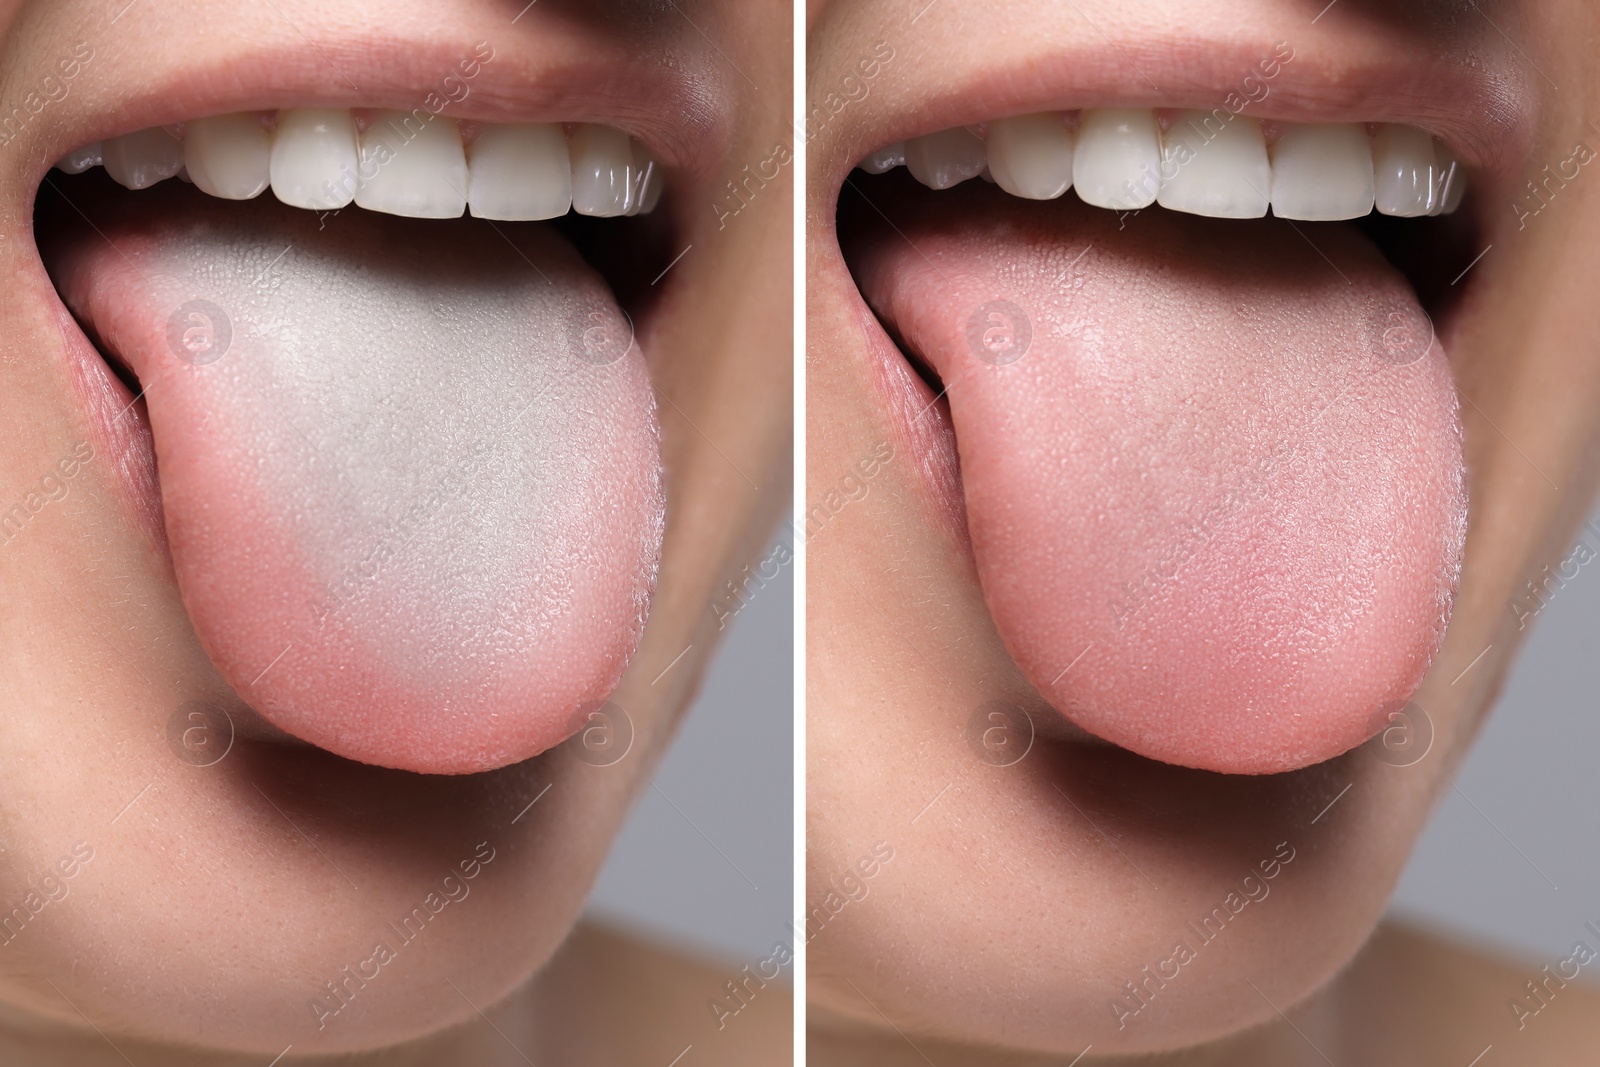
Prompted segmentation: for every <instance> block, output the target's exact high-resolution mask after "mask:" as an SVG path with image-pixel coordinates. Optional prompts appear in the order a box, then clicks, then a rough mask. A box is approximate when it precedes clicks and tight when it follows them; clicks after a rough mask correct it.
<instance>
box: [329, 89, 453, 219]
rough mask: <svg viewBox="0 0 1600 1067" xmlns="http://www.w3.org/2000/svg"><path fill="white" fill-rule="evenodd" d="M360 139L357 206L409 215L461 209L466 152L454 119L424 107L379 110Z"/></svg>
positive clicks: (442, 215) (443, 215)
mask: <svg viewBox="0 0 1600 1067" xmlns="http://www.w3.org/2000/svg"><path fill="white" fill-rule="evenodd" d="M359 144H360V152H361V163H360V167H361V170H360V175H361V182H360V185H359V186H358V187H357V189H356V206H357V207H364V208H366V209H367V210H368V211H381V212H384V213H385V214H388V215H404V216H406V217H407V218H413V219H455V218H460V217H461V216H462V215H463V214H465V213H466V210H467V156H466V153H465V151H463V149H462V147H461V131H460V129H459V128H458V127H457V126H456V124H455V121H454V120H453V119H447V118H443V117H441V116H438V115H434V114H432V113H430V112H427V111H421V112H420V113H419V112H418V111H379V112H378V113H377V114H375V115H374V116H373V117H372V122H371V123H370V124H369V125H368V126H367V128H366V129H365V130H363V131H362V132H361V136H360V139H359Z"/></svg>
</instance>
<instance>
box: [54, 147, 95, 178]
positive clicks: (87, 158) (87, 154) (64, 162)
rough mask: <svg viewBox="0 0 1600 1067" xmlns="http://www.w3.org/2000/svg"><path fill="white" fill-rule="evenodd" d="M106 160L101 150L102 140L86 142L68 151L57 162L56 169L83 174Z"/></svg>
mask: <svg viewBox="0 0 1600 1067" xmlns="http://www.w3.org/2000/svg"><path fill="white" fill-rule="evenodd" d="M104 161H105V157H104V156H103V155H102V154H101V151H100V142H99V141H96V142H95V143H94V144H86V145H84V146H83V147H82V148H79V149H76V150H74V151H71V152H68V153H67V154H66V155H64V156H62V157H61V159H60V160H59V161H58V162H57V163H56V169H57V170H59V171H63V172H64V173H67V174H82V173H83V172H84V171H86V170H88V169H89V168H90V167H98V166H99V165H100V164H101V163H103V162H104Z"/></svg>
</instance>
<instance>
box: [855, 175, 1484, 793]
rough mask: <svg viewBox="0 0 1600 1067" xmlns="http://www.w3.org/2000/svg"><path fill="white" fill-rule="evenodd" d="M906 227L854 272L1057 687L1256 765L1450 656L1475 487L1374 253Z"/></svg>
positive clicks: (1355, 722)
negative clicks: (913, 375)
mask: <svg viewBox="0 0 1600 1067" xmlns="http://www.w3.org/2000/svg"><path fill="white" fill-rule="evenodd" d="M973 184H974V186H976V184H977V183H973ZM891 214H893V216H894V222H895V225H896V226H897V227H898V228H899V230H900V231H901V232H900V233H899V234H896V233H895V232H893V231H889V230H884V231H883V232H881V233H876V234H872V235H870V236H867V237H864V238H862V239H861V240H860V242H859V243H858V244H856V245H855V246H854V247H853V248H852V249H851V250H850V254H851V257H852V260H853V264H854V269H855V271H856V274H857V277H858V280H859V282H860V284H861V289H862V292H863V294H864V295H865V296H866V298H867V300H868V302H869V303H870V304H871V305H872V307H873V308H874V310H875V311H876V312H877V313H878V315H879V317H880V318H881V319H882V320H883V321H884V322H885V323H886V325H888V326H889V327H890V329H891V330H892V332H894V333H895V334H896V335H897V337H898V338H899V339H900V341H901V343H902V346H903V347H904V348H906V349H907V350H908V351H910V352H912V353H914V354H916V355H917V356H918V357H920V358H922V359H925V360H926V361H927V362H928V363H929V364H930V365H931V366H932V367H933V368H934V369H935V370H936V372H937V373H938V375H939V377H940V378H941V379H942V382H943V384H944V385H945V387H947V389H948V399H949V404H950V411H951V417H952V419H953V421H954V425H955V431H956V440H957V448H958V452H959V457H960V464H961V473H962V481H963V486H964V492H965V495H966V503H967V514H968V525H969V530H970V533H971V539H972V549H973V553H974V556H975V558H976V562H977V566H978V574H979V578H980V580H981V582H982V585H983V591H984V596H985V599H986V600H987V602H988V605H989V608H990V611H991V613H992V615H993V617H994V620H995V623H996V625H997V627H998V629H999V632H1000V635H1001V637H1002V639H1003V640H1004V641H1005V643H1006V645H1007V647H1008V649H1009V650H1010V652H1011V653H1012V655H1013V657H1014V658H1015V659H1016V661H1017V663H1018V664H1019V665H1020V666H1021V668H1022V670H1023V672H1024V673H1025V674H1026V675H1027V677H1028V679H1029V680H1030V681H1031V682H1032V683H1033V685H1034V686H1035V687H1036V688H1037V689H1038V690H1039V692H1040V693H1042V694H1043V695H1044V697H1045V698H1046V699H1047V700H1048V701H1049V702H1050V703H1051V704H1052V705H1054V706H1055V707H1056V708H1057V709H1059V710H1060V711H1061V712H1062V713H1063V714H1064V715H1066V716H1067V717H1068V718H1069V719H1071V720H1072V721H1073V722H1074V723H1076V724H1077V725H1079V726H1081V727H1083V728H1084V729H1086V730H1088V731H1089V732H1091V733H1093V734H1096V735H1098V736H1100V737H1102V738H1104V739H1106V740H1109V741H1112V742H1115V743H1116V744H1119V745H1122V746H1125V747H1126V748H1129V749H1131V750H1133V751H1134V752H1137V753H1140V754H1142V755H1145V756H1149V757H1151V758H1154V759H1158V760H1163V761H1166V762H1170V763H1176V764H1181V765H1184V766H1189V767H1197V768H1203V769H1209V770H1217V771H1228V772H1239V773H1268V772H1275V771H1284V770H1290V769H1294V768H1297V767H1302V766H1306V765H1308V764H1311V763H1314V762H1317V761H1320V760H1323V759H1327V758H1329V757H1332V756H1335V755H1337V754H1339V753H1341V752H1344V751H1346V750H1348V749H1350V748H1352V747H1353V746H1355V745H1357V744H1359V743H1361V742H1362V741H1363V740H1365V739H1367V738H1368V737H1370V736H1372V735H1373V734H1374V733H1375V732H1376V731H1377V730H1378V729H1379V728H1380V727H1381V726H1383V725H1384V724H1385V723H1387V722H1388V721H1389V719H1390V717H1391V716H1392V715H1393V713H1394V712H1396V711H1398V710H1399V709H1400V708H1401V707H1402V706H1403V705H1404V703H1405V702H1406V700H1407V699H1408V698H1409V697H1410V696H1411V695H1412V693H1413V692H1414V690H1415V689H1416V687H1417V686H1418V684H1419V683H1420V681H1421V679H1422V677H1423V675H1424V674H1425V673H1426V670H1427V668H1428V665H1429V663H1430V662H1431V660H1432V657H1433V655H1434V653H1435V652H1436V651H1437V648H1438V645H1439V642H1440V641H1441V639H1442V636H1443V631H1444V626H1445V623H1446V621H1447V619H1448V616H1449V612H1450V604H1451V599H1452V597H1453V594H1454V588H1455V582H1456V578H1457V574H1458V572H1459V565H1460V555H1461V548H1462V540H1463V537H1464V531H1465V493H1464V489H1463V474H1462V458H1461V440H1460V438H1461V434H1460V427H1459V421H1458V414H1457V406H1456V395H1455V392H1454V389H1453V386H1452V382H1451V376H1450V370H1449V366H1448V364H1447V361H1446V359H1445V355H1444V350H1443V348H1442V347H1441V346H1440V344H1439V343H1438V341H1437V339H1436V338H1435V337H1434V334H1433V331H1432V327H1431V325H1430V324H1429V321H1428V318H1427V316H1426V315H1425V314H1424V313H1423V311H1422V309H1421V308H1420V307H1419V306H1418V304H1417V301H1416V297H1415V295H1414V294H1413V293H1412V291H1411V289H1410V286H1409V285H1408V284H1407V283H1406V281H1405V280H1404V278H1402V277H1401V276H1400V275H1399V274H1398V273H1397V272H1396V271H1395V270H1394V269H1393V268H1392V267H1390V266H1389V265H1388V264H1387V263H1386V262H1385V261H1384V260H1383V259H1382V257H1381V256H1380V255H1379V254H1378V252H1377V250H1376V249H1375V248H1374V247H1373V246H1372V245H1371V244H1370V243H1369V242H1368V241H1367V240H1366V239H1365V238H1364V237H1362V236H1360V235H1359V234H1358V233H1356V232H1355V231H1354V230H1352V229H1349V228H1347V227H1342V226H1341V227H1331V226H1302V227H1301V228H1300V232H1296V230H1295V229H1293V228H1291V227H1290V226H1289V225H1287V224H1284V223H1281V222H1278V221H1277V220H1272V219H1263V220H1259V221H1248V222H1238V221H1221V220H1212V219H1201V218H1196V217H1193V216H1188V215H1179V214H1172V213H1167V212H1164V211H1159V210H1152V211H1146V212H1143V213H1140V214H1138V215H1135V216H1130V217H1126V218H1119V217H1118V216H1117V215H1115V214H1112V213H1110V212H1105V211H1098V210H1095V209H1092V208H1087V207H1084V206H1083V205H1081V204H1077V203H1074V202H1072V198H1071V197H1068V198H1066V199H1065V200H1062V201H1055V202H1051V203H1048V204H1036V203H1027V202H1023V201H1018V200H1013V199H1010V198H1005V197H1000V196H998V195H995V194H994V193H993V191H992V190H986V189H981V188H974V189H967V188H965V187H963V189H960V190H955V191H953V192H952V193H945V194H940V196H939V197H932V196H929V197H922V198H917V203H916V204H915V205H913V206H910V207H907V208H905V209H903V210H901V211H899V212H892V213H891Z"/></svg>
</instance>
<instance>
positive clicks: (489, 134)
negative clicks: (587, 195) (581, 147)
mask: <svg viewBox="0 0 1600 1067" xmlns="http://www.w3.org/2000/svg"><path fill="white" fill-rule="evenodd" d="M468 158H469V161H470V170H471V177H470V178H469V180H468V181H469V184H468V189H467V206H468V208H469V209H470V210H471V212H472V214H473V215H476V216H477V217H478V218H480V219H497V220H501V221H505V222H526V221H533V220H535V219H553V218H556V217H558V216H561V215H565V214H566V213H567V212H568V211H569V210H571V208H572V163H571V161H570V159H569V157H568V155H567V139H566V137H565V136H564V135H563V134H562V132H561V127H560V126H558V125H555V124H554V123H547V122H528V123H517V124H514V125H500V126H485V127H484V128H483V129H482V130H481V131H480V132H479V134H478V139H477V140H475V141H473V142H472V146H471V147H470V148H469V149H468Z"/></svg>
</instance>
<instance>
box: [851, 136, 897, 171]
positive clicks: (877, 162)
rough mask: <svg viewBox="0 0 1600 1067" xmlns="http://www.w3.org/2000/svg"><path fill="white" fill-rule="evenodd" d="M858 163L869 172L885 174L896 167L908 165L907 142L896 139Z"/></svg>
mask: <svg viewBox="0 0 1600 1067" xmlns="http://www.w3.org/2000/svg"><path fill="white" fill-rule="evenodd" d="M856 165H857V166H858V167H860V169H862V170H864V171H866V172H867V173H868V174H883V173H885V172H887V171H891V170H894V168H896V167H903V166H905V165H906V143H905V142H904V141H896V142H895V143H894V144H892V145H886V146H884V147H883V148H880V149H878V150H877V151H876V152H874V153H872V155H870V156H868V157H867V158H866V159H863V160H862V161H861V162H860V163H858V164H856Z"/></svg>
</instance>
